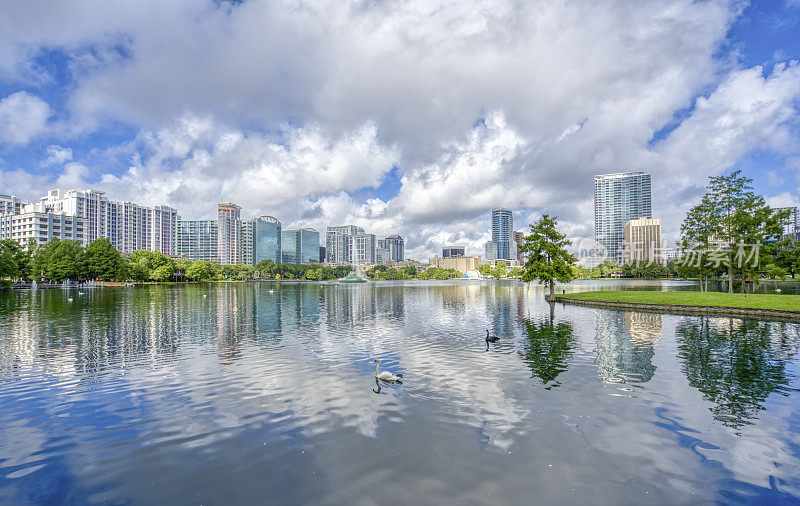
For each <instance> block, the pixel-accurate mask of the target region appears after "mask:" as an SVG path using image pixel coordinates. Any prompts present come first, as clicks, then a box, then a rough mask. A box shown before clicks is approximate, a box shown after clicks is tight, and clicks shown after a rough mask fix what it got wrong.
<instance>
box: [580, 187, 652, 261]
mask: <svg viewBox="0 0 800 506" xmlns="http://www.w3.org/2000/svg"><path fill="white" fill-rule="evenodd" d="M652 217H653V216H652V208H651V200H650V174H647V173H645V172H625V173H617V174H602V175H597V176H595V177H594V238H595V241H596V242H597V243H598V244H599V245H601V246H602V248H603V249H604V250H605V256H606V258H608V259H609V260H614V261H616V262H617V263H622V262H623V261H624V244H625V231H624V228H625V224H626V223H628V222H629V221H631V220H635V219H637V218H652Z"/></svg>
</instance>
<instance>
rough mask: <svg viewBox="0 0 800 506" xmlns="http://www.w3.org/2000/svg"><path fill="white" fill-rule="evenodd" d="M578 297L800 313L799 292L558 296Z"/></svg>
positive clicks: (631, 292) (632, 292)
mask: <svg viewBox="0 0 800 506" xmlns="http://www.w3.org/2000/svg"><path fill="white" fill-rule="evenodd" d="M564 299H578V300H581V301H598V302H611V303H620V304H624V305H627V304H661V305H670V306H686V307H698V308H699V307H719V308H742V309H764V310H775V311H798V312H800V295H780V294H751V293H748V294H741V293H722V292H693V291H672V292H656V291H646V290H627V291H596V292H578V293H568V294H565V295H559V296H558V297H557V300H559V301H562V302H568V301H567V300H564Z"/></svg>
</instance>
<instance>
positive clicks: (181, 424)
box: [0, 281, 800, 504]
mask: <svg viewBox="0 0 800 506" xmlns="http://www.w3.org/2000/svg"><path fill="white" fill-rule="evenodd" d="M655 284H656V285H658V286H660V287H662V288H664V289H687V288H691V287H690V286H689V285H685V284H680V283H667V282H655ZM612 286H613V287H616V286H624V287H626V288H644V287H650V288H652V287H653V286H654V283H647V282H638V283H630V282H618V283H609V282H582V283H581V282H577V283H575V284H574V285H570V286H568V287H567V288H565V289H567V290H570V291H571V290H580V289H587V288H591V289H599V288H607V287H612ZM543 294H544V292H543V290H542V289H541V288H539V287H537V286H535V285H531V286H526V285H524V284H521V283H516V282H495V283H492V282H468V283H465V282H461V281H450V282H385V283H384V282H377V283H368V284H360V285H343V284H338V283H323V284H301V283H297V284H280V285H278V284H274V283H271V284H270V283H264V284H209V285H195V286H152V287H143V288H119V289H108V288H107V289H102V290H100V289H96V290H85V291H84V293H83V294H79V293H78V291H77V290H70V291H65V290H39V291H35V292H13V293H10V292H5V293H0V502H2V503H19V502H46V503H85V502H113V503H134V504H152V503H203V504H221V503H233V502H239V503H240V502H256V503H263V502H273V503H290V504H305V503H324V504H375V503H384V504H402V503H411V504H414V503H417V504H419V503H422V504H443V503H449V504H481V503H489V504H530V503H534V502H535V503H540V504H585V503H591V504H665V503H670V504H673V503H677V504H681V503H683V504H685V503H698V502H724V503H731V502H747V501H758V502H761V503H775V502H784V503H787V502H800V467H799V466H800V408H799V407H800V403H798V401H800V392H798V387H800V380H799V379H798V374H799V373H800V367H798V366H799V364H800V358H798V352H799V351H800V326H798V325H797V324H794V323H782V322H765V321H755V320H742V319H737V318H733V319H731V318H717V317H699V316H676V315H660V314H655V313H640V312H634V311H612V310H600V309H592V308H587V307H578V306H562V305H557V306H556V307H555V311H554V314H552V315H551V310H550V307H549V306H548V304H547V303H545V301H544V298H543ZM68 297H72V298H73V301H72V302H69V301H68ZM551 317H552V320H551ZM486 329H490V330H491V332H492V334H494V335H497V336H498V337H500V340H499V342H497V343H493V344H490V345H489V349H488V350H487V349H486V343H485V341H484V335H485V331H486ZM375 358H380V359H381V367H382V368H385V369H387V370H390V371H393V372H397V373H402V374H403V383H402V384H376V382H375V380H374V378H373V373H374V369H375V364H373V363H372V362H373V360H374V359H375Z"/></svg>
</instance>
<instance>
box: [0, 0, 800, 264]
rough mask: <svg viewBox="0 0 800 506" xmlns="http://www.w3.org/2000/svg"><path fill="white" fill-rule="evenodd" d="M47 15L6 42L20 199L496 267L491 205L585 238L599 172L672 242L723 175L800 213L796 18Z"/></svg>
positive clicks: (2, 34)
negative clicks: (232, 216)
mask: <svg viewBox="0 0 800 506" xmlns="http://www.w3.org/2000/svg"><path fill="white" fill-rule="evenodd" d="M37 5H38V4H36V3H35V2H33V3H30V2H20V3H15V4H10V5H9V6H7V8H6V9H5V10H4V15H5V19H6V20H7V23H8V29H6V30H3V31H0V42H2V44H0V47H3V48H4V49H3V54H2V58H0V193H2V194H7V195H16V196H18V197H20V198H21V199H23V200H27V201H32V200H35V199H37V198H38V197H39V196H41V195H45V194H46V192H47V191H48V190H49V189H52V188H66V189H69V188H93V189H97V190H100V191H104V192H106V193H107V194H108V195H113V196H114V198H115V199H118V200H119V201H123V202H126V201H127V202H136V203H138V204H139V205H142V206H145V207H150V208H152V207H155V206H168V207H171V208H173V209H177V210H178V211H179V212H180V214H181V217H182V218H183V219H187V220H193V219H203V218H206V219H208V218H212V217H213V208H212V206H213V205H214V204H216V203H218V202H228V201H232V202H236V203H237V204H238V205H240V206H241V207H242V208H243V209H247V210H248V214H247V216H246V217H247V218H248V219H249V218H255V217H258V216H262V215H274V216H279V217H280V218H281V220H282V221H284V222H285V223H291V224H292V225H293V227H294V228H296V229H302V228H314V229H316V230H318V231H320V232H322V231H324V230H325V228H326V227H327V226H328V225H331V224H337V223H355V224H358V225H359V226H362V227H364V228H365V229H366V230H369V231H370V232H371V233H375V234H376V236H377V237H387V236H389V235H391V234H399V235H401V236H403V237H404V238H405V239H406V241H407V243H408V247H407V251H406V256H408V257H412V258H428V257H430V256H431V255H433V254H436V253H437V252H440V251H441V247H442V246H443V245H447V244H458V245H464V246H466V247H467V249H468V250H469V251H470V252H474V253H482V252H483V251H484V248H483V246H484V244H485V242H486V241H488V240H490V231H489V230H487V227H486V226H485V217H484V216H485V212H486V210H487V209H492V208H494V207H504V208H507V209H512V210H514V216H513V218H514V222H515V223H517V224H518V225H517V227H516V228H517V229H518V230H525V229H527V225H528V224H529V223H531V222H532V221H534V220H535V219H537V218H538V217H539V216H540V215H541V214H543V213H545V212H546V213H549V214H551V215H555V216H558V217H559V221H560V222H561V223H562V224H563V227H564V231H565V233H567V234H568V235H569V237H571V238H573V240H575V241H580V240H582V239H591V238H593V236H594V229H593V223H592V221H593V220H592V213H593V210H592V198H593V195H592V190H593V188H592V184H591V177H592V176H593V175H594V174H600V173H613V172H619V171H645V172H648V173H650V174H652V175H653V208H654V209H661V210H664V212H663V213H661V212H659V217H660V218H661V219H662V226H663V231H662V233H663V236H664V240H665V242H667V243H668V244H673V243H674V242H675V241H676V240H677V238H678V234H679V227H680V222H681V219H682V217H683V215H684V214H685V212H686V211H687V210H688V208H689V207H690V206H691V205H692V203H693V202H695V201H696V200H697V199H698V198H699V196H700V195H701V194H702V189H703V187H704V186H705V184H706V182H707V176H712V175H718V174H723V173H729V172H730V171H731V170H733V169H735V168H741V169H742V170H743V173H744V174H745V175H746V176H748V177H751V178H753V179H754V181H755V185H756V191H757V192H759V193H760V194H763V195H765V196H766V197H767V200H768V202H769V203H770V205H773V206H776V207H787V206H792V207H793V206H797V205H798V202H800V196H799V193H798V187H799V186H800V185H799V184H798V173H799V171H800V166H798V165H797V160H798V159H800V134H799V133H798V126H797V123H796V121H794V118H796V117H797V114H798V108H800V101H799V100H798V99H799V98H800V65H799V64H798V63H797V61H798V60H800V42H799V41H798V40H797V37H796V31H797V26H798V23H800V4H798V3H797V2H796V1H785V2H784V1H778V2H771V3H768V4H765V3H741V2H734V1H726V0H714V1H710V2H689V1H682V0H681V1H678V2H674V3H670V5H667V4H660V5H650V4H641V5H639V4H636V5H627V4H626V5H621V4H617V3H614V2H611V1H608V2H585V3H583V4H582V5H577V4H557V3H554V4H550V5H546V6H538V7H537V6H534V5H532V4H531V5H528V4H524V3H523V4H519V3H511V2H505V1H500V2H497V3H493V4H491V5H488V4H482V3H470V2H465V3H461V4H456V5H448V6H437V5H436V3H435V2H426V3H413V2H408V3H401V4H391V5H385V6H379V5H371V4H370V5H365V6H364V7H363V9H350V8H349V7H348V5H349V4H347V3H343V4H337V3H330V4H324V5H319V6H317V7H316V8H314V9H309V10H304V9H290V8H288V6H287V5H284V4H273V3H267V2H261V1H259V0H251V1H248V2H243V3H238V2H231V3H229V2H225V1H223V2H211V1H210V0H209V1H207V2H206V1H202V0H201V1H199V2H190V3H180V2H178V3H174V4H173V3H170V5H165V4H164V3H163V2H158V3H152V4H151V3H150V2H149V0H143V1H142V2H136V3H135V4H130V5H126V6H125V10H126V11H127V12H126V14H127V15H124V16H120V15H119V14H120V13H119V10H120V9H119V8H118V7H115V6H113V5H111V4H109V5H101V6H98V7H97V8H95V9H92V11H91V12H85V9H81V8H76V7H75V6H72V7H70V6H69V4H64V5H63V6H61V7H60V8H59V9H52V8H51V9H42V8H41V7H40V6H38V7H37ZM560 19H570V20H571V21H570V23H568V24H566V25H564V24H561V23H559V22H558V20H560ZM623 19H624V20H625V22H620V20H623ZM777 19H780V20H781V22H780V23H776V22H774V21H775V20H777ZM198 20H202V22H199V23H198V22H197V21H198ZM664 22H668V23H669V26H670V27H671V29H670V30H663V29H661V27H662V24H663V23H664ZM331 23H332V24H333V25H332V26H330V27H329V28H330V30H329V31H327V32H326V33H328V34H329V35H328V36H327V37H322V36H321V34H320V33H317V32H315V31H307V30H294V29H293V28H292V27H296V26H326V25H328V24H331ZM165 26H169V27H170V30H164V29H162V28H163V27H165ZM254 26H270V27H272V26H274V30H266V31H265V30H261V29H258V30H257V29H254ZM454 26H455V27H460V28H459V29H458V30H452V29H450V27H454ZM445 27H447V28H445ZM611 27H613V29H610V28H611ZM156 28H158V29H156ZM167 31H169V32H170V33H172V35H171V37H172V36H175V37H178V38H181V37H182V38H184V39H185V40H191V41H196V42H197V43H198V44H200V43H201V41H202V50H196V48H192V46H191V45H190V46H188V47H187V46H184V45H175V44H171V43H169V40H168V39H164V38H163V37H166V36H165V35H164V33H166V32H167ZM443 33H446V34H447V43H443V42H442V40H441V39H440V37H441V34H443ZM331 34H333V35H331ZM409 34H414V35H413V36H411V35H409ZM546 34H558V36H548V35H546ZM273 37H275V39H274V40H273ZM587 39H588V40H591V41H592V43H591V44H587V43H586V40H587ZM509 40H514V41H517V43H515V44H509V43H508V41H509ZM243 48H248V49H247V50H244V49H243ZM298 48H304V49H303V50H299V49H298ZM334 62H336V63H334ZM476 62H480V64H476ZM554 62H557V63H554ZM217 66H221V67H220V71H214V72H209V71H208V70H207V69H210V68H216V67H217ZM420 69H424V72H422V71H420ZM487 69H491V71H487ZM576 69H577V70H576ZM364 76H371V79H364Z"/></svg>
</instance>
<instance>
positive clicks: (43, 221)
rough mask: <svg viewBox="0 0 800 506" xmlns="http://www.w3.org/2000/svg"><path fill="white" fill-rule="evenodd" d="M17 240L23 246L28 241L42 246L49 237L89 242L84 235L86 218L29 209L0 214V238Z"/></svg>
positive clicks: (84, 243)
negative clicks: (27, 210) (15, 212)
mask: <svg viewBox="0 0 800 506" xmlns="http://www.w3.org/2000/svg"><path fill="white" fill-rule="evenodd" d="M4 239H11V240H13V241H17V242H18V243H19V244H20V245H22V246H23V248H26V249H27V247H28V241H30V240H31V239H33V240H35V241H36V244H37V246H42V245H44V244H45V243H47V241H49V240H50V239H60V240H62V241H65V240H72V241H78V242H79V243H80V244H81V245H82V246H86V245H88V244H89V241H88V239H87V237H86V218H81V217H79V216H70V215H68V214H63V213H51V212H36V211H29V212H23V213H19V214H11V213H3V214H0V240H4Z"/></svg>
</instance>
